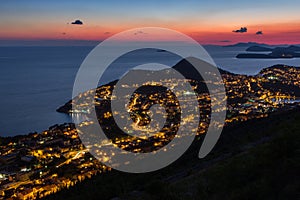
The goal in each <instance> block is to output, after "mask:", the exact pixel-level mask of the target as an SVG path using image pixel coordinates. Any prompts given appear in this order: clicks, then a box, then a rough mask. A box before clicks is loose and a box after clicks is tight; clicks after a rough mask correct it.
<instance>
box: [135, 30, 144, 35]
mask: <svg viewBox="0 0 300 200" xmlns="http://www.w3.org/2000/svg"><path fill="white" fill-rule="evenodd" d="M138 34H147V33H145V32H143V31H138V32H135V33H134V35H138Z"/></svg>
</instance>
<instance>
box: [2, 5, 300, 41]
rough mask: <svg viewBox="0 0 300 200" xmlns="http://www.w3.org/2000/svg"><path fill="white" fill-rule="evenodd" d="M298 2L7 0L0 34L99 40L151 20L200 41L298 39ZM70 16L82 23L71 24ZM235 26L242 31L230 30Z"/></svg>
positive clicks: (13, 38) (8, 38) (7, 38)
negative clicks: (242, 29) (242, 28)
mask: <svg viewBox="0 0 300 200" xmlns="http://www.w3.org/2000/svg"><path fill="white" fill-rule="evenodd" d="M299 8H300V1H299V0H286V1H282V0H280V1H279V0H251V1H235V0H227V1H224V0H214V1H201V0H187V1H183V0H181V1H178V0H173V1H169V0H153V1H142V0H130V1H121V0H120V1H114V0H110V1H76V2H75V1H69V0H68V1H58V0H52V1H47V2H46V1H34V0H27V1H17V0H10V1H3V2H1V6H0V26H1V29H0V40H2V41H16V40H30V41H32V40H33V41H34V40H103V39H105V38H107V37H109V36H110V35H112V34H115V33H118V32H120V31H124V30H127V29H130V28H138V27H145V26H155V27H164V28H170V29H174V30H177V31H180V32H182V33H185V34H187V35H189V36H191V37H193V38H194V39H196V40H197V41H199V42H200V43H202V44H221V45H226V44H232V43H237V42H249V41H252V42H260V43H268V44H299V43H300V14H299ZM75 20H80V21H82V22H83V24H82V25H78V24H72V22H75ZM241 27H247V32H244V33H241V32H233V30H240V28H241ZM258 31H262V34H259V33H258V34H256V33H257V32H258Z"/></svg>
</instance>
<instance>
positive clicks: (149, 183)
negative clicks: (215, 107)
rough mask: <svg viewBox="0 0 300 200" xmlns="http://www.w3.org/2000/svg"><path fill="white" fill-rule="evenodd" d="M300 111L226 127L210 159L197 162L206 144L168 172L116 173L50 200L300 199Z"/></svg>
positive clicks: (101, 176) (95, 178)
mask: <svg viewBox="0 0 300 200" xmlns="http://www.w3.org/2000/svg"><path fill="white" fill-rule="evenodd" d="M299 111H300V110H299V109H296V110H294V111H286V112H282V113H276V114H273V115H271V116H270V117H269V118H263V119H253V120H249V121H247V122H243V123H239V124H233V125H230V126H228V127H225V129H224V131H223V133H222V135H221V138H220V140H219V141H218V143H217V145H216V147H215V148H214V150H213V151H212V152H211V153H210V154H209V155H208V156H207V157H206V158H205V159H202V160H200V159H198V158H197V153H198V150H199V147H200V143H201V140H202V138H200V139H199V140H196V141H195V142H194V143H193V145H192V146H191V147H190V149H189V150H188V151H187V152H186V153H185V154H184V156H183V157H182V158H180V159H179V160H178V161H176V162H175V163H173V164H172V165H170V166H168V167H166V168H164V169H162V170H159V171H156V172H152V173H147V174H127V173H122V172H118V171H112V172H111V173H106V174H102V175H99V176H96V177H94V178H92V179H91V180H86V181H84V182H83V183H81V184H78V185H76V186H74V187H72V188H70V189H69V190H64V191H61V192H59V193H57V194H55V195H53V196H49V197H48V198H46V199H112V198H115V197H118V198H115V199H149V200H150V199H297V198H299V197H300V196H299V195H300V194H299V191H300V181H299V180H300V176H299V169H300V164H299V163H300V160H299V159H300V149H299V148H300V135H299V132H300V112H299Z"/></svg>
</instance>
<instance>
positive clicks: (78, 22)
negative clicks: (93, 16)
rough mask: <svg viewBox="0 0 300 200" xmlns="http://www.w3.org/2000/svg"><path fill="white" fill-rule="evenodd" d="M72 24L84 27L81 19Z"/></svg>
mask: <svg viewBox="0 0 300 200" xmlns="http://www.w3.org/2000/svg"><path fill="white" fill-rule="evenodd" d="M71 24H75V25H83V22H82V21H81V20H79V19H77V20H75V21H74V22H71Z"/></svg>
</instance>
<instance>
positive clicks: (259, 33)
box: [255, 31, 263, 35]
mask: <svg viewBox="0 0 300 200" xmlns="http://www.w3.org/2000/svg"><path fill="white" fill-rule="evenodd" d="M255 34H256V35H263V32H262V31H257V32H256V33H255Z"/></svg>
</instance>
